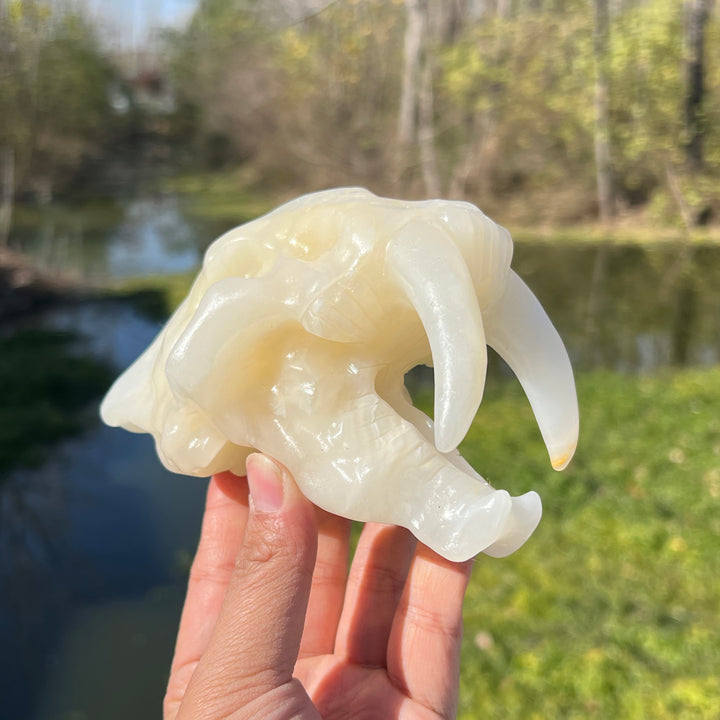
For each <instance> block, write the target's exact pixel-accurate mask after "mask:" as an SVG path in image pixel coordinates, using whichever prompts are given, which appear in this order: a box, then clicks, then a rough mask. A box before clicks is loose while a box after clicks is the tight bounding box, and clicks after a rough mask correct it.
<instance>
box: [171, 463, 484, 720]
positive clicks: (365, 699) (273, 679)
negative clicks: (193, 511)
mask: <svg viewBox="0 0 720 720" xmlns="http://www.w3.org/2000/svg"><path fill="white" fill-rule="evenodd" d="M247 474H248V477H247V480H246V479H245V478H239V477H236V476H234V475H232V474H231V473H221V474H219V475H216V476H215V477H214V478H213V479H212V481H211V482H210V486H209V488H208V497H207V506H206V510H205V516H204V520H203V529H202V533H201V539H200V545H199V548H198V552H197V555H196V558H195V561H194V563H193V567H192V571H191V573H190V581H189V586H188V593H187V598H186V601H185V607H184V610H183V614H182V619H181V622H180V629H179V633H178V638H177V645H176V648H175V657H174V659H173V663H172V668H171V675H170V680H169V683H168V689H167V694H166V697H165V705H164V718H165V720H199V719H200V718H203V719H207V720H214V719H215V718H218V719H219V718H230V717H232V718H233V720H241V719H243V720H245V719H249V718H258V720H290V719H291V718H293V719H295V720H299V719H302V720H306V719H307V720H310V719H312V720H317V719H318V718H323V719H324V720H331V719H333V718H348V717H352V718H357V719H359V720H362V719H363V718H368V719H372V720H385V719H387V720H390V719H394V718H397V719H400V718H403V719H404V720H426V719H427V720H430V719H433V720H437V719H438V718H453V717H455V711H456V706H457V697H458V675H459V656H460V643H461V638H462V602H463V598H464V595H465V590H466V587H467V583H468V580H469V576H470V571H471V568H472V561H468V562H465V563H451V562H449V561H447V560H445V559H443V558H442V557H440V556H439V555H437V554H435V553H434V552H432V551H431V550H429V549H428V548H426V547H425V546H424V545H421V544H419V543H417V542H416V541H415V539H414V538H413V536H412V535H411V534H410V533H409V532H408V531H407V530H404V529H403V528H398V527H392V526H384V525H378V524H367V525H366V526H365V527H364V529H363V531H362V534H361V536H360V540H359V543H358V547H357V550H356V552H355V556H354V559H353V562H352V566H351V568H350V571H349V573H348V570H347V566H348V552H349V537H350V522H349V521H348V520H345V519H343V518H339V517H337V516H334V515H330V514H329V513H326V512H324V511H321V510H318V509H317V508H314V506H313V505H312V504H311V503H310V502H309V501H308V500H307V499H305V497H304V496H303V495H302V494H301V493H300V491H299V490H298V488H297V486H296V485H295V483H294V481H293V479H292V478H291V477H290V475H289V473H288V472H287V471H286V470H285V469H283V468H280V467H279V466H277V465H275V463H273V462H272V461H271V460H270V459H269V458H267V457H265V456H262V455H252V456H250V458H248V462H247ZM248 486H249V488H250V490H249V493H248ZM249 498H252V499H251V500H250V501H249Z"/></svg>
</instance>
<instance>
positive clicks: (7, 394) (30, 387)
mask: <svg viewBox="0 0 720 720" xmlns="http://www.w3.org/2000/svg"><path fill="white" fill-rule="evenodd" d="M78 341H79V338H78V337H77V336H76V335H74V334H72V333H68V332H60V331H50V330H23V331H19V332H17V333H15V334H14V335H10V336H9V337H5V338H3V339H0V388H2V398H3V402H2V404H1V405H0V478H2V475H3V474H5V473H6V472H7V471H8V470H10V469H11V468H12V467H16V466H20V465H34V464H37V463H39V462H40V461H42V459H43V458H44V456H45V451H46V448H47V447H48V446H50V445H52V444H54V443H56V442H57V441H59V440H61V439H63V438H66V437H70V436H72V435H74V434H76V433H77V432H79V431H80V430H81V429H82V428H84V427H85V425H86V420H87V418H86V414H85V409H86V407H87V405H88V403H89V402H90V401H92V400H94V399H95V398H96V397H98V396H99V395H101V394H102V393H103V392H104V391H105V390H106V389H107V388H108V387H109V386H110V383H111V381H112V379H113V376H114V370H113V369H112V368H110V367H109V366H108V365H107V364H105V363H104V362H101V361H99V360H97V359H94V358H88V357H84V356H83V355H82V353H81V352H80V350H79V349H78Z"/></svg>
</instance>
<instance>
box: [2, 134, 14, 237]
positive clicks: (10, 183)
mask: <svg viewBox="0 0 720 720" xmlns="http://www.w3.org/2000/svg"><path fill="white" fill-rule="evenodd" d="M14 199H15V151H14V149H13V147H12V146H11V145H6V146H4V147H3V148H2V150H0V247H6V246H7V244H8V239H9V237H10V226H11V225H12V212H13V201H14Z"/></svg>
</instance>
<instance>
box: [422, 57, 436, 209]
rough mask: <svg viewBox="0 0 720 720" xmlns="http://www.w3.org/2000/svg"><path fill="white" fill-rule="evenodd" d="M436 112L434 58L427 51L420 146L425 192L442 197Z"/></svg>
mask: <svg viewBox="0 0 720 720" xmlns="http://www.w3.org/2000/svg"><path fill="white" fill-rule="evenodd" d="M434 114H435V106H434V102H433V87H432V60H431V58H430V55H429V53H427V52H425V53H424V57H423V67H422V77H421V79H420V95H419V97H418V146H419V148H420V165H421V168H422V177H423V182H424V184H425V192H426V193H427V195H428V196H429V197H440V195H441V194H442V189H441V186H440V173H439V171H438V163H437V154H436V152H435V119H434Z"/></svg>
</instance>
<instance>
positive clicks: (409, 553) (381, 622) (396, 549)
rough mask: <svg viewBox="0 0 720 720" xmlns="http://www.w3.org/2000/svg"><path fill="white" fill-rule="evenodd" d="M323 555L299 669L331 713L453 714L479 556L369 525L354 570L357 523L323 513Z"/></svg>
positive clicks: (323, 710)
mask: <svg viewBox="0 0 720 720" xmlns="http://www.w3.org/2000/svg"><path fill="white" fill-rule="evenodd" d="M318 526H319V542H318V557H317V562H316V568H315V573H314V575H313V586H312V591H311V594H310V601H309V606H308V612H307V616H306V622H305V629H304V633H303V639H302V643H301V646H300V659H299V660H298V663H297V665H296V666H295V676H296V677H297V678H298V679H299V680H300V681H301V682H302V684H303V686H304V687H305V688H306V690H307V692H308V693H309V695H310V697H311V699H312V700H313V703H314V704H315V706H316V707H317V708H318V710H319V712H320V715H321V716H322V717H323V718H325V719H326V720H331V719H332V718H335V717H338V718H339V717H347V716H348V712H349V711H350V710H351V711H352V717H353V718H360V719H362V718H373V719H374V720H384V719H386V718H387V719H388V720H389V719H390V718H399V717H403V718H412V719H413V720H415V719H417V720H421V719H422V720H424V719H425V718H427V719H428V720H430V719H433V720H436V719H437V718H443V717H453V716H454V711H455V705H456V700H457V684H458V662H459V650H460V641H461V632H462V613H461V610H462V599H463V597H464V593H465V588H466V585H467V580H468V576H469V572H470V568H471V563H464V564H455V563H450V562H448V561H445V560H443V559H442V558H441V557H439V556H438V555H436V554H435V553H433V552H432V551H431V550H429V549H427V548H425V547H424V546H421V545H416V542H415V540H414V539H413V537H412V535H411V534H410V533H409V532H408V531H406V530H403V529H402V528H397V527H387V526H381V525H375V524H368V525H366V526H365V528H364V529H363V532H362V534H361V536H360V540H359V542H358V547H357V550H356V552H355V557H354V559H353V563H352V565H351V568H350V572H349V574H348V572H347V554H348V532H349V523H348V522H347V521H346V520H342V519H340V518H337V517H335V516H332V515H328V514H327V513H322V512H318Z"/></svg>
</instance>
